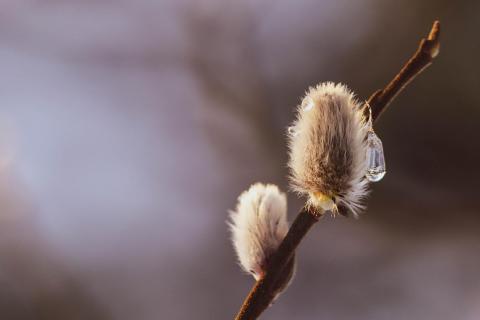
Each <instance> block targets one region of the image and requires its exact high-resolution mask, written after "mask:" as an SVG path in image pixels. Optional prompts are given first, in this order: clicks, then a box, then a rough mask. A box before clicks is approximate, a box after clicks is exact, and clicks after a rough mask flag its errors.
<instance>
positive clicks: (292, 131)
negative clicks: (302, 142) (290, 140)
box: [287, 126, 300, 137]
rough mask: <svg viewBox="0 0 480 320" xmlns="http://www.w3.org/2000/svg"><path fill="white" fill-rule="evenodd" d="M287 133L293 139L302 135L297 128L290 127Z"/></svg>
mask: <svg viewBox="0 0 480 320" xmlns="http://www.w3.org/2000/svg"><path fill="white" fill-rule="evenodd" d="M287 131H288V134H290V135H291V136H293V137H295V136H297V135H298V134H299V133H300V131H299V130H298V129H297V127H295V126H290V127H288V128H287Z"/></svg>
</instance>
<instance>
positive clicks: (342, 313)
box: [0, 0, 480, 320]
mask: <svg viewBox="0 0 480 320" xmlns="http://www.w3.org/2000/svg"><path fill="white" fill-rule="evenodd" d="M479 12H480V2H478V1H471V2H468V1H433V0H432V1H413V0H409V1H383V0H362V1H347V0H327V1H313V0H299V1H288V0H280V1H253V0H251V1H234V0H232V1H222V0H205V1H193V0H181V1H175V0H171V1H148V0H136V1H113V0H111V1H108V0H103V1H100V0H89V1H68V0H49V1H46V0H45V1H38V0H37V1H33V0H31V1H27V0H15V1H14V0H11V1H2V2H1V4H0V71H1V72H0V316H1V318H2V319H8V320H11V319H13V320H16V319H49V320H51V319H60V320H67V319H91V320H96V319H119V320H123V319H126V320H131V319H145V320H149V319H192V318H194V319H231V318H232V317H233V315H234V314H235V312H236V310H237V309H238V307H239V305H240V304H241V301H242V299H243V298H244V296H245V295H246V293H247V292H248V290H249V288H250V286H251V285H252V283H253V280H252V279H251V278H250V277H248V276H246V275H244V274H242V272H241V271H240V268H239V267H238V266H237V264H236V262H235V257H234V253H233V250H232V248H231V245H230V242H229V234H228V232H227V227H226V223H225V221H226V219H227V210H228V209H232V208H233V207H234V206H235V201H236V197H237V196H238V194H239V193H240V192H241V191H243V190H244V189H246V188H247V187H248V186H249V185H250V184H251V183H254V182H256V181H261V182H273V183H277V184H279V185H280V186H281V188H282V189H283V190H286V189H287V188H288V186H287V181H286V178H285V176H286V174H287V170H286V165H285V164H286V160H287V157H286V144H285V130H286V129H285V128H286V127H287V126H288V124H289V123H290V122H291V120H292V119H293V109H294V107H295V105H296V104H297V103H298V102H299V101H300V96H302V94H303V93H304V91H305V90H306V89H307V88H308V86H310V85H314V84H316V83H318V82H321V81H327V80H330V81H335V82H343V83H346V84H347V85H348V86H349V87H350V88H351V89H353V90H354V91H355V92H356V93H357V94H358V97H359V98H360V99H366V98H367V97H368V96H369V95H370V93H372V92H373V91H374V90H376V89H378V88H381V87H382V86H383V85H384V84H386V83H387V81H389V80H390V79H391V77H392V76H393V75H394V74H395V73H396V72H397V71H398V70H399V68H400V67H401V65H402V64H403V63H404V62H405V61H406V59H407V58H408V57H409V56H410V55H411V54H412V53H413V51H414V50H415V49H416V48H417V45H418V41H419V40H420V38H421V37H422V36H424V35H425V34H426V33H427V32H428V30H429V28H430V26H431V23H432V22H433V20H434V19H437V18H439V19H440V20H441V22H442V27H443V30H442V48H441V53H440V55H439V57H438V60H436V61H435V63H434V65H433V66H432V67H431V68H430V69H428V70H427V71H426V72H425V73H424V74H422V75H421V76H420V77H419V78H418V79H417V80H416V81H415V82H414V83H413V84H412V85H411V86H410V87H409V88H408V89H407V90H406V91H405V92H404V93H403V94H402V95H401V96H399V97H398V99H396V100H395V102H394V103H393V104H392V105H391V107H390V109H389V110H388V111H387V112H386V113H385V114H384V115H383V116H382V118H381V120H380V121H379V123H378V125H376V131H377V133H378V134H379V136H380V137H381V138H382V140H383V143H384V148H385V154H386V160H387V167H388V173H387V175H386V177H385V178H384V180H383V181H382V182H381V183H378V184H375V185H374V186H373V189H374V190H373V191H374V192H373V193H372V196H371V197H370V199H369V201H368V206H369V207H368V210H367V212H366V213H365V214H364V215H363V216H362V217H361V218H360V219H359V220H353V219H345V218H336V219H332V218H327V219H324V220H323V221H322V222H321V223H319V224H318V225H316V226H315V228H314V229H313V230H312V231H311V232H310V234H309V235H308V236H307V238H306V239H305V241H304V242H303V243H302V245H301V247H300V249H299V253H298V272H297V276H296V279H295V281H294V282H293V284H292V285H291V287H290V288H289V290H288V291H287V292H286V293H285V294H284V295H283V296H282V297H281V298H280V299H279V300H278V302H277V303H276V304H275V305H274V306H273V307H272V308H270V309H269V310H268V311H267V312H266V313H265V314H264V316H263V318H262V319H265V320H267V319H276V320H281V319H334V320H340V319H341V320H343V319H345V320H347V319H352V320H353V319H355V320H359V319H368V320H375V319H379V320H380V319H381V320H384V319H395V320H396V319H423V320H428V319H435V320H441V319H466V320H474V319H479V318H480V277H479V270H480V234H479V228H480V217H479V213H480V210H479V209H480V205H479V203H478V201H479V187H480V182H479V181H480V170H479V169H478V163H479V162H480V152H479V148H480V142H479V137H480V135H479V124H480V120H479V117H480V107H479V100H480V98H479V92H478V91H479V88H480V87H479V85H480V76H479V71H480V70H479V67H480V64H479V62H478V56H479V55H480V42H479V38H478V30H479V28H480V17H479ZM288 199H289V218H290V220H292V219H293V217H294V216H295V214H296V212H297V211H298V209H299V208H300V207H301V205H302V202H301V200H299V199H297V198H296V196H295V195H293V194H289V197H288Z"/></svg>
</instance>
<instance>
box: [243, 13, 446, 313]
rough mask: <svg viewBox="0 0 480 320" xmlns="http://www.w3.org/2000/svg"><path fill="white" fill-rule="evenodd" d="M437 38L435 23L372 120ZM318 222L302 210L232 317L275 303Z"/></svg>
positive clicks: (433, 49)
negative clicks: (285, 272) (290, 264)
mask: <svg viewBox="0 0 480 320" xmlns="http://www.w3.org/2000/svg"><path fill="white" fill-rule="evenodd" d="M439 35H440V22H439V21H435V22H434V23H433V26H432V29H431V30H430V33H429V35H428V37H427V38H424V39H422V40H421V41H420V45H419V47H418V49H417V51H416V52H415V53H414V55H413V56H412V57H411V58H410V59H409V60H408V61H407V63H406V64H405V65H404V66H403V68H402V69H401V70H400V72H399V73H398V74H397V75H396V76H395V77H394V78H393V80H392V81H390V83H389V84H388V85H387V86H386V87H385V88H384V89H381V90H378V91H376V92H375V93H374V94H372V95H371V96H370V98H369V99H368V103H369V105H370V107H371V109H372V118H373V120H376V119H378V117H379V116H380V114H381V113H382V112H383V111H384V110H385V109H386V107H387V106H388V105H389V103H390V102H391V101H392V100H393V99H394V98H395V97H396V96H397V94H399V93H400V92H401V91H402V89H403V88H405V86H406V85H407V84H408V83H410V81H412V80H413V79H414V78H415V77H416V76H417V75H418V74H420V73H421V72H422V71H423V70H424V69H425V68H427V67H428V66H429V65H430V64H431V63H432V60H433V59H434V58H435V57H436V56H437V54H438V52H439V49H440V42H439ZM319 218H320V215H319V214H318V213H317V212H314V211H312V210H309V209H307V208H303V209H302V210H301V211H300V212H299V214H298V215H297V217H296V218H295V220H294V222H293V224H292V226H291V227H290V230H289V231H288V233H287V235H286V236H285V239H283V241H282V243H281V244H280V246H279V248H278V250H277V252H276V253H275V254H274V255H273V256H272V258H271V260H270V263H269V264H268V267H267V272H266V273H265V276H264V277H262V278H261V279H260V280H258V281H257V283H256V284H255V286H254V287H253V288H252V289H251V290H250V293H249V294H248V296H247V297H246V299H245V301H244V302H243V305H242V307H241V308H240V311H239V312H238V314H237V316H236V317H235V319H236V320H253V319H256V318H258V317H259V316H260V314H261V313H262V312H263V311H264V310H265V309H266V308H268V306H269V305H270V304H271V302H272V300H273V299H274V293H273V289H274V288H275V283H276V281H277V279H278V278H279V275H281V273H282V272H283V270H284V269H285V266H286V264H287V263H288V262H289V261H290V259H291V258H292V256H293V254H294V252H295V249H296V248H297V246H298V245H299V244H300V242H301V241H302V239H303V238H304V237H305V235H306V234H307V233H308V231H309V230H310V228H311V227H312V226H313V225H314V224H315V223H316V222H317V221H318V220H319Z"/></svg>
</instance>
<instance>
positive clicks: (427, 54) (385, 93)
mask: <svg viewBox="0 0 480 320" xmlns="http://www.w3.org/2000/svg"><path fill="white" fill-rule="evenodd" d="M439 36H440V22H439V21H435V22H434V23H433V26H432V29H431V30H430V33H429V34H428V37H427V38H424V39H422V40H421V41H420V45H419V46H418V49H417V51H416V52H415V54H414V55H413V56H412V57H411V58H410V60H408V61H407V63H406V64H405V65H404V66H403V68H402V69H401V70H400V72H398V74H397V75H396V76H395V77H394V78H393V79H392V81H390V83H389V84H387V86H386V87H385V88H384V89H381V90H377V91H376V92H375V93H374V94H372V95H371V96H370V98H369V99H368V103H369V104H370V107H371V108H372V117H373V118H374V119H378V117H379V116H380V115H381V114H382V112H383V111H384V110H385V109H386V107H387V106H388V104H389V103H390V102H392V100H393V99H395V97H396V96H397V95H398V94H399V93H400V92H401V91H402V90H403V88H405V87H406V86H407V85H408V84H409V83H410V81H412V80H413V79H415V77H416V76H417V75H419V74H420V73H421V72H422V71H423V70H425V68H427V67H428V66H429V65H431V64H432V60H433V59H434V58H435V57H436V56H437V54H438V52H439V50H440V40H439Z"/></svg>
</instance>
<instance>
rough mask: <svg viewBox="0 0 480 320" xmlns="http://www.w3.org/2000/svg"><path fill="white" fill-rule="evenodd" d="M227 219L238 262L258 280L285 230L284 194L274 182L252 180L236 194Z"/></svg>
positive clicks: (285, 210)
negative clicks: (265, 182) (251, 182)
mask: <svg viewBox="0 0 480 320" xmlns="http://www.w3.org/2000/svg"><path fill="white" fill-rule="evenodd" d="M230 219H231V222H230V223H229V225H230V230H231V232H232V241H233V246H234V247H235V251H236V253H237V257H238V260H239V262H240V265H241V266H242V268H243V270H245V271H246V272H248V273H250V274H252V276H253V277H254V278H255V279H256V280H258V279H259V278H260V277H262V275H263V274H264V272H265V268H266V264H267V261H268V259H269V257H270V256H271V254H272V253H274V252H275V250H276V249H277V248H278V246H279V245H280V243H281V242H282V240H283V238H284V237H285V235H286V234H287V232H288V222H287V198H286V195H285V194H284V193H282V192H280V190H279V189H278V187H277V186H275V185H272V184H267V185H264V184H262V183H256V184H254V185H252V186H251V187H250V188H249V189H248V190H247V191H244V192H243V193H242V194H241V195H240V197H239V198H238V204H237V208H236V210H235V211H232V212H231V213H230Z"/></svg>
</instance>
